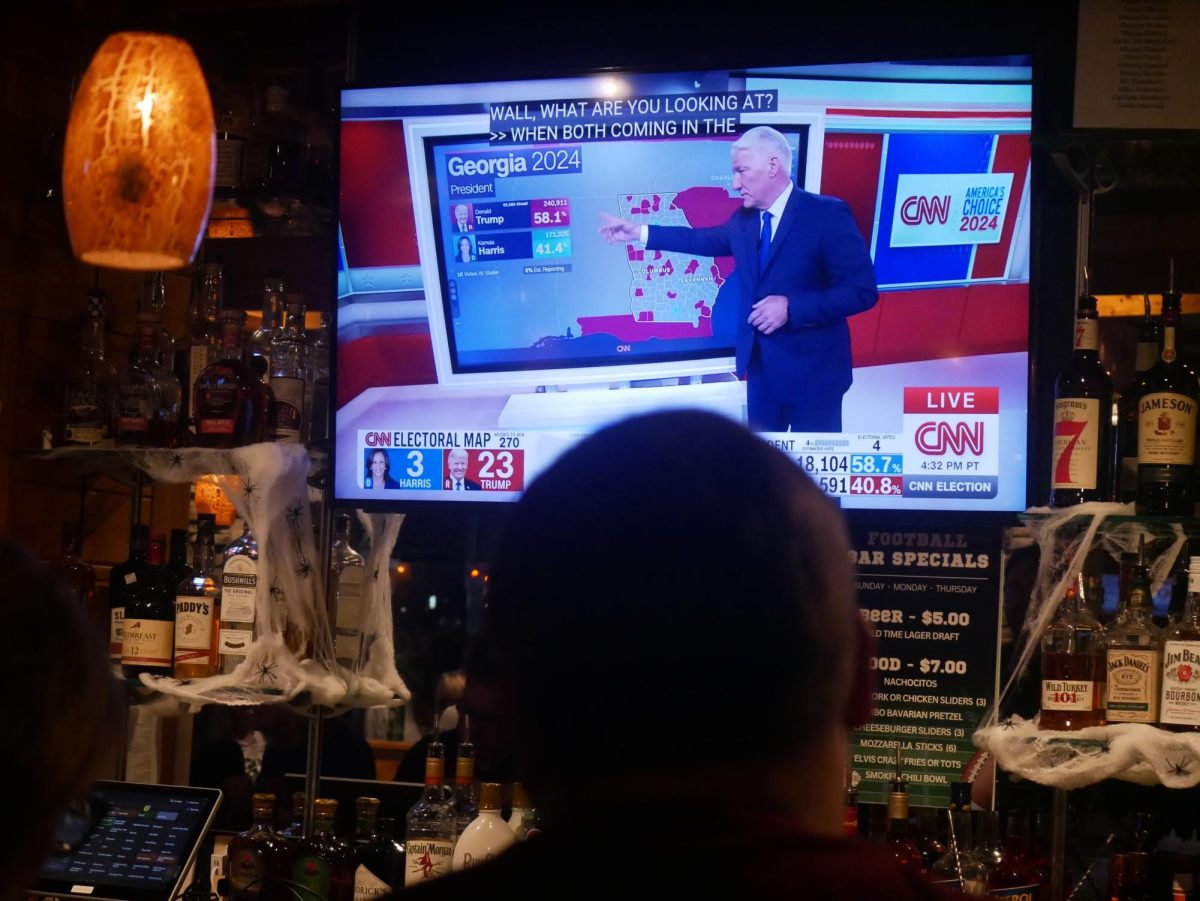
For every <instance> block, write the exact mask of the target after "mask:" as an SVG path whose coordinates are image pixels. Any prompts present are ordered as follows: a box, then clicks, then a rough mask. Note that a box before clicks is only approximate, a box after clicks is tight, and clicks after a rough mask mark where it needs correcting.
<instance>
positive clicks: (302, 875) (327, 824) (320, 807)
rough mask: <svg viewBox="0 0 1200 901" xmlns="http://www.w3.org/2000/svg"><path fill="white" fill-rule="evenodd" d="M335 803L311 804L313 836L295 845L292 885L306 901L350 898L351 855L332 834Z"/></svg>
mask: <svg viewBox="0 0 1200 901" xmlns="http://www.w3.org/2000/svg"><path fill="white" fill-rule="evenodd" d="M337 806H338V802H337V801H335V800H333V799H332V798H317V799H316V800H315V801H314V802H313V811H314V814H313V834H312V835H310V836H309V837H308V838H304V839H301V840H300V841H299V842H297V843H296V849H295V852H294V856H293V858H292V882H293V883H295V885H296V887H297V889H298V890H299V891H300V894H301V895H302V896H303V897H304V898H306V899H307V901H351V899H352V898H353V896H354V852H353V851H351V850H350V846H349V845H347V844H346V843H345V842H343V841H342V840H341V839H339V838H338V837H337V836H336V835H334V832H333V821H334V818H335V817H336V816H337Z"/></svg>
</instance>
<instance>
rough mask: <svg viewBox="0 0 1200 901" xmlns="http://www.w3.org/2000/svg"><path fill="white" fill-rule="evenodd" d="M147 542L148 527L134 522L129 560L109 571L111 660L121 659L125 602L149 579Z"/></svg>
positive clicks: (148, 540) (117, 661) (109, 639)
mask: <svg viewBox="0 0 1200 901" xmlns="http://www.w3.org/2000/svg"><path fill="white" fill-rule="evenodd" d="M149 544H150V530H149V529H148V528H146V526H143V525H137V524H135V525H133V526H132V527H131V528H130V530H129V557H128V559H126V560H124V561H123V562H121V563H118V564H117V565H116V566H114V567H113V568H112V569H111V570H109V572H108V604H109V631H108V636H109V637H108V655H109V657H110V658H111V659H112V660H113V662H114V663H120V662H121V653H122V643H123V642H124V636H125V627H124V622H125V605H126V603H128V601H129V598H131V597H133V595H134V594H135V593H137V592H138V591H141V589H142V586H143V585H145V584H146V583H147V582H149V580H150V578H151V571H150V564H149V563H148V562H147V560H146V549H147V547H148V546H149Z"/></svg>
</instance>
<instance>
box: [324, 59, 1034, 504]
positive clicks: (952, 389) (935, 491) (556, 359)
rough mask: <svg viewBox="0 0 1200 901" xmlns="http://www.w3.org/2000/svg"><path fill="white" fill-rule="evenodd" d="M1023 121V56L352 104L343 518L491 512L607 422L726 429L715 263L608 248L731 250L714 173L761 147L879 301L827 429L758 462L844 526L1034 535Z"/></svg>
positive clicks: (343, 255) (422, 92)
mask: <svg viewBox="0 0 1200 901" xmlns="http://www.w3.org/2000/svg"><path fill="white" fill-rule="evenodd" d="M1030 106H1031V71H1030V66H1029V62H1028V59H1027V58H1013V57H1005V58H994V59H982V60H981V59H970V60H965V59H964V60H941V61H935V62H923V63H911V62H910V63H871V64H843V65H824V66H796V67H790V68H788V67H784V68H781V67H771V68H763V69H751V68H742V69H738V70H736V71H735V70H708V71H682V72H671V73H661V72H655V73H651V72H627V71H619V72H618V71H604V72H596V73H594V74H590V75H585V76H572V77H563V78H547V79H536V80H523V81H495V82H487V83H470V84H441V85H402V86H391V87H370V88H366V87H354V88H347V89H345V90H343V91H342V94H341V131H340V163H339V210H338V229H337V247H336V249H337V254H338V266H337V279H338V291H337V293H338V300H337V314H336V330H337V342H336V348H335V360H336V376H335V391H336V402H335V405H334V409H335V415H334V426H333V428H334V435H335V442H334V494H335V497H336V499H338V500H339V501H347V502H353V503H355V504H356V505H360V506H366V507H371V506H374V505H377V504H378V505H385V506H388V507H393V508H396V507H403V506H405V505H408V504H412V503H417V502H434V501H447V502H468V503H476V504H480V503H497V502H498V503H503V502H508V501H513V500H515V499H516V498H518V497H519V496H520V494H521V492H522V491H523V489H524V488H525V486H527V485H528V484H529V483H530V482H531V481H532V480H533V479H534V478H536V476H537V474H538V473H539V472H540V471H542V470H543V469H545V468H546V467H547V466H548V465H549V464H550V463H551V462H552V461H553V460H554V459H555V457H556V456H557V455H559V454H560V453H562V451H563V450H564V449H566V448H568V447H570V446H571V445H572V444H573V443H575V442H577V441H578V440H580V438H581V437H583V436H585V435H587V434H589V433H591V432H593V431H595V430H596V429H597V428H600V427H602V426H603V425H605V424H606V423H610V422H613V421H615V420H617V419H620V418H623V417H625V416H629V415H632V414H636V413H642V412H647V411H650V410H656V409H667V408H679V407H698V408H704V409H709V410H713V411H716V412H718V413H720V414H722V415H726V416H729V417H731V418H733V419H735V420H738V421H742V422H745V421H746V403H747V401H746V385H747V383H746V381H745V380H744V379H742V378H739V376H738V374H737V373H736V372H735V345H736V333H737V326H738V319H739V314H738V292H739V290H740V287H739V286H740V278H741V277H742V273H739V272H738V269H737V266H736V265H735V262H734V259H733V257H732V256H728V257H722V256H717V257H706V256H702V255H699V254H696V253H681V252H674V251H656V250H652V249H647V248H646V247H644V246H643V245H642V244H641V243H640V242H638V241H628V242H617V243H616V244H612V243H609V242H608V241H606V240H605V238H604V237H603V236H602V235H601V228H600V227H601V224H602V222H603V221H604V220H603V214H608V215H611V216H616V217H623V218H627V219H630V220H631V221H635V222H638V223H646V224H651V225H682V226H692V227H698V226H710V225H718V224H720V223H723V222H724V221H725V220H727V219H728V218H729V217H730V216H731V215H733V214H734V212H735V211H736V210H737V209H738V208H739V207H740V206H741V204H742V201H741V198H740V197H739V195H738V193H737V192H736V191H735V190H734V186H733V174H732V172H731V156H732V154H731V148H732V145H733V143H734V141H735V140H737V138H738V137H739V136H740V135H741V134H742V133H743V132H744V131H745V130H747V129H748V128H750V127H752V126H756V125H769V126H772V127H773V128H774V129H776V130H777V131H778V132H780V133H781V134H782V135H783V136H784V138H785V140H786V141H787V143H788V145H789V147H790V148H791V150H792V153H791V156H792V178H793V182H794V184H795V185H796V186H797V187H798V188H800V189H803V190H804V191H806V192H812V193H817V194H823V195H831V196H833V197H837V198H840V199H841V200H842V201H844V202H845V204H846V205H847V207H848V210H849V213H850V215H851V217H852V218H853V226H854V227H855V228H857V230H858V231H859V233H860V234H861V236H862V238H863V240H864V242H865V244H866V246H867V248H868V249H869V253H870V258H871V261H872V263H873V267H874V274H875V279H876V283H877V285H878V292H879V299H878V302H877V303H875V304H874V305H873V306H872V307H870V309H867V310H865V311H863V312H860V313H857V314H856V315H853V316H851V317H849V319H848V327H849V337H850V357H851V366H852V375H853V382H852V385H851V387H850V388H849V389H848V391H847V392H846V393H845V395H844V397H843V402H842V417H841V418H842V423H841V430H840V431H838V432H815V431H814V432H794V431H789V432H769V433H764V437H765V438H766V439H767V440H770V441H772V442H774V443H775V444H777V445H778V446H780V447H781V448H783V449H784V450H785V451H786V452H787V453H789V454H790V455H791V456H793V457H794V458H795V459H796V461H797V464H798V465H801V466H803V467H804V468H805V469H806V470H808V471H809V472H810V473H811V474H812V475H813V477H814V478H815V479H817V480H818V482H819V483H820V484H821V485H822V487H823V488H824V489H825V490H826V491H828V492H829V493H830V494H832V495H835V496H837V497H838V498H839V500H840V502H841V504H842V506H843V507H845V508H847V509H866V510H946V511H993V512H999V511H1013V510H1020V509H1024V508H1025V507H1026V505H1027V468H1028V443H1029V441H1028V439H1029V435H1028V421H1027V418H1028V412H1029V406H1030V402H1029V397H1030V391H1029V369H1030V367H1029V355H1030V347H1029V334H1030V328H1029V306H1030V304H1029V255H1030V254H1029V250H1030V236H1029V220H1030V205H1029V204H1030V201H1029V195H1030V186H1029V182H1030V172H1029V167H1030V142H1029V134H1030ZM693 450H694V451H695V452H702V450H703V449H700V448H697V449H693ZM460 488H461V489H462V490H460Z"/></svg>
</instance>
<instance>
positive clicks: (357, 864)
mask: <svg viewBox="0 0 1200 901" xmlns="http://www.w3.org/2000/svg"><path fill="white" fill-rule="evenodd" d="M354 807H355V826H354V901H368V899H372V898H378V897H379V896H381V895H387V894H389V893H391V892H392V891H393V890H394V889H400V888H403V882H404V851H403V849H399V853H397V842H396V841H395V839H394V838H393V837H392V832H391V831H389V830H394V829H395V821H394V820H388V821H387V823H388V824H390V827H389V826H388V825H385V824H384V823H383V822H382V821H381V820H380V819H379V799H378V798H358V799H356V800H355V802H354Z"/></svg>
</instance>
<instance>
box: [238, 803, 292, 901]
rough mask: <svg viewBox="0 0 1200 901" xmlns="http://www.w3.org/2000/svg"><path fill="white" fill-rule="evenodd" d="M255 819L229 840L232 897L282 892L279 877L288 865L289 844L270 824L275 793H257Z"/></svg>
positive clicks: (246, 900)
mask: <svg viewBox="0 0 1200 901" xmlns="http://www.w3.org/2000/svg"><path fill="white" fill-rule="evenodd" d="M251 803H252V804H253V807H254V822H253V825H251V826H250V828H249V829H247V830H246V831H245V832H242V833H240V834H238V835H235V836H234V837H233V838H232V839H230V841H229V849H228V851H227V854H228V857H229V898H230V901H258V899H260V898H263V899H266V898H276V897H280V896H281V888H282V887H281V886H280V885H279V878H280V876H281V875H282V874H283V872H284V871H285V869H286V862H287V853H288V847H287V842H286V840H285V839H283V838H282V837H280V836H278V835H276V834H275V831H274V829H272V828H271V817H272V815H273V814H274V811H275V796H274V795H272V794H267V793H260V794H256V795H254V797H253V798H252V799H251Z"/></svg>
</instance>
